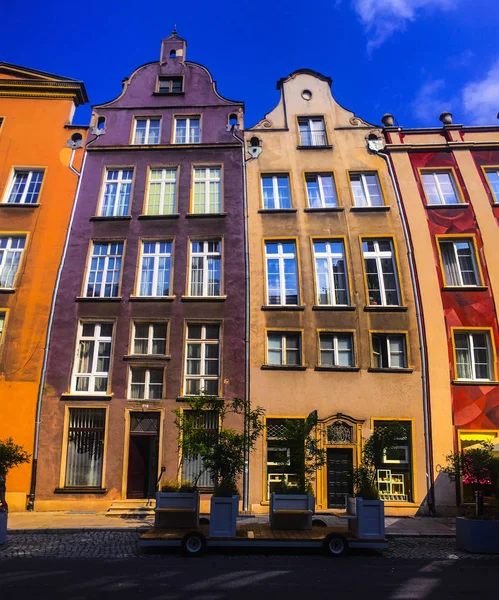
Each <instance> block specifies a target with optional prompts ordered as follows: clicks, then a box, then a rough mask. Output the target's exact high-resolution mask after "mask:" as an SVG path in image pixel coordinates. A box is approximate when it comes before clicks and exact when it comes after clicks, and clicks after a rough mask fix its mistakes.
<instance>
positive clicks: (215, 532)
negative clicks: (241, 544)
mask: <svg viewBox="0 0 499 600" xmlns="http://www.w3.org/2000/svg"><path fill="white" fill-rule="evenodd" d="M238 512H239V496H228V497H226V498H221V497H216V496H212V497H211V504H210V537H236V523H237V514H238Z"/></svg>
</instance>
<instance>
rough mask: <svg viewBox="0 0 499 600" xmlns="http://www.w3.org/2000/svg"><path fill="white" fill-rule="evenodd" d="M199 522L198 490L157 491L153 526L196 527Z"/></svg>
mask: <svg viewBox="0 0 499 600" xmlns="http://www.w3.org/2000/svg"><path fill="white" fill-rule="evenodd" d="M198 524H199V492H157V493H156V510H155V517H154V526H155V527H160V528H169V527H170V528H181V529H184V528H186V529H187V528H188V529H193V528H196V527H197V526H198Z"/></svg>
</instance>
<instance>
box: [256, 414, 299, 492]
mask: <svg viewBox="0 0 499 600" xmlns="http://www.w3.org/2000/svg"><path fill="white" fill-rule="evenodd" d="M299 421H301V419H275V418H268V419H266V421H265V437H266V442H267V461H266V462H267V498H270V494H271V493H272V492H277V493H278V492H279V490H280V488H281V486H282V484H285V485H287V486H289V487H292V486H295V485H298V476H297V473H298V472H300V471H301V470H302V468H303V467H302V466H301V465H300V462H302V460H303V459H302V456H303V452H302V451H301V449H300V447H299V442H297V441H296V440H290V439H287V436H286V425H291V424H293V425H294V424H298V422H299Z"/></svg>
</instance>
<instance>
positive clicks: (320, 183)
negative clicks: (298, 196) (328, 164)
mask: <svg viewBox="0 0 499 600" xmlns="http://www.w3.org/2000/svg"><path fill="white" fill-rule="evenodd" d="M305 182H306V184H307V198H308V205H309V207H310V208H331V207H335V206H338V196H337V194H336V185H335V181H334V175H333V174H332V173H305Z"/></svg>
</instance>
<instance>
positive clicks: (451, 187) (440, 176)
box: [421, 171, 460, 204]
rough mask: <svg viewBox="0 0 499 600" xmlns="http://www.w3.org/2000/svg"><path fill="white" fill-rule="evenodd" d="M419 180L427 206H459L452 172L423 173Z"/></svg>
mask: <svg viewBox="0 0 499 600" xmlns="http://www.w3.org/2000/svg"><path fill="white" fill-rule="evenodd" d="M421 178H422V180H423V185H424V189H425V192H426V197H427V199H428V204H459V202H460V199H459V193H458V190H457V184H456V180H455V179H454V175H453V174H452V171H431V172H430V171H425V172H423V173H422V175H421Z"/></svg>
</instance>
